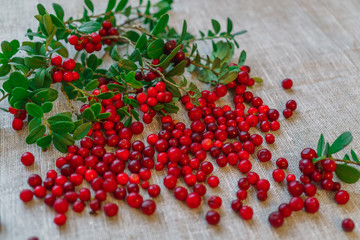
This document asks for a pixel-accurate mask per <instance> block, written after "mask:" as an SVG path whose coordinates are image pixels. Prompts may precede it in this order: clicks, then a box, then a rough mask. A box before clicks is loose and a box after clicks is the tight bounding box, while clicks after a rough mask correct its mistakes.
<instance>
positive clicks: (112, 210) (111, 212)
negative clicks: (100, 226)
mask: <svg viewBox="0 0 360 240" xmlns="http://www.w3.org/2000/svg"><path fill="white" fill-rule="evenodd" d="M118 211H119V207H118V206H117V205H116V204H115V203H107V204H105V206H104V212H105V214H106V216H108V217H113V216H115V215H117V213H118Z"/></svg>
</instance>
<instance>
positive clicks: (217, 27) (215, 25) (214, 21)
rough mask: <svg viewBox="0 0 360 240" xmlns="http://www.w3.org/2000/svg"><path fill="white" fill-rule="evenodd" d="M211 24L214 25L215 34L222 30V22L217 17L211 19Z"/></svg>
mask: <svg viewBox="0 0 360 240" xmlns="http://www.w3.org/2000/svg"><path fill="white" fill-rule="evenodd" d="M211 24H212V26H213V29H214V32H215V34H218V33H219V32H220V23H219V22H218V21H216V20H215V19H211Z"/></svg>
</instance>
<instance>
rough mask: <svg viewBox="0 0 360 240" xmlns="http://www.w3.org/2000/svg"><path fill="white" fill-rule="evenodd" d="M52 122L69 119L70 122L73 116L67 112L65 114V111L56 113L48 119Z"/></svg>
mask: <svg viewBox="0 0 360 240" xmlns="http://www.w3.org/2000/svg"><path fill="white" fill-rule="evenodd" d="M47 121H48V122H49V123H50V124H53V123H56V122H60V121H68V122H71V117H70V116H68V115H66V114H63V113H59V114H56V115H54V116H52V117H49V118H48V120H47Z"/></svg>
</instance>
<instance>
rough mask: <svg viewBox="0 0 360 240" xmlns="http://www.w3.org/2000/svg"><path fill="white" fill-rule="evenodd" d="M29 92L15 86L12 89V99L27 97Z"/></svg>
mask: <svg viewBox="0 0 360 240" xmlns="http://www.w3.org/2000/svg"><path fill="white" fill-rule="evenodd" d="M29 95H30V93H29V92H28V91H27V90H26V89H25V88H22V87H16V88H14V89H13V90H12V99H13V101H14V100H17V101H19V100H24V99H27V98H28V97H29Z"/></svg>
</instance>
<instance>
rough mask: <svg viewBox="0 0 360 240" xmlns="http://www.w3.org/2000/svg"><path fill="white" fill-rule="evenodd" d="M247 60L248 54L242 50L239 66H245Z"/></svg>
mask: <svg viewBox="0 0 360 240" xmlns="http://www.w3.org/2000/svg"><path fill="white" fill-rule="evenodd" d="M245 60H246V52H245V51H244V50H242V51H241V54H240V57H239V62H238V66H239V67H241V66H242V65H244V63H245Z"/></svg>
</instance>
